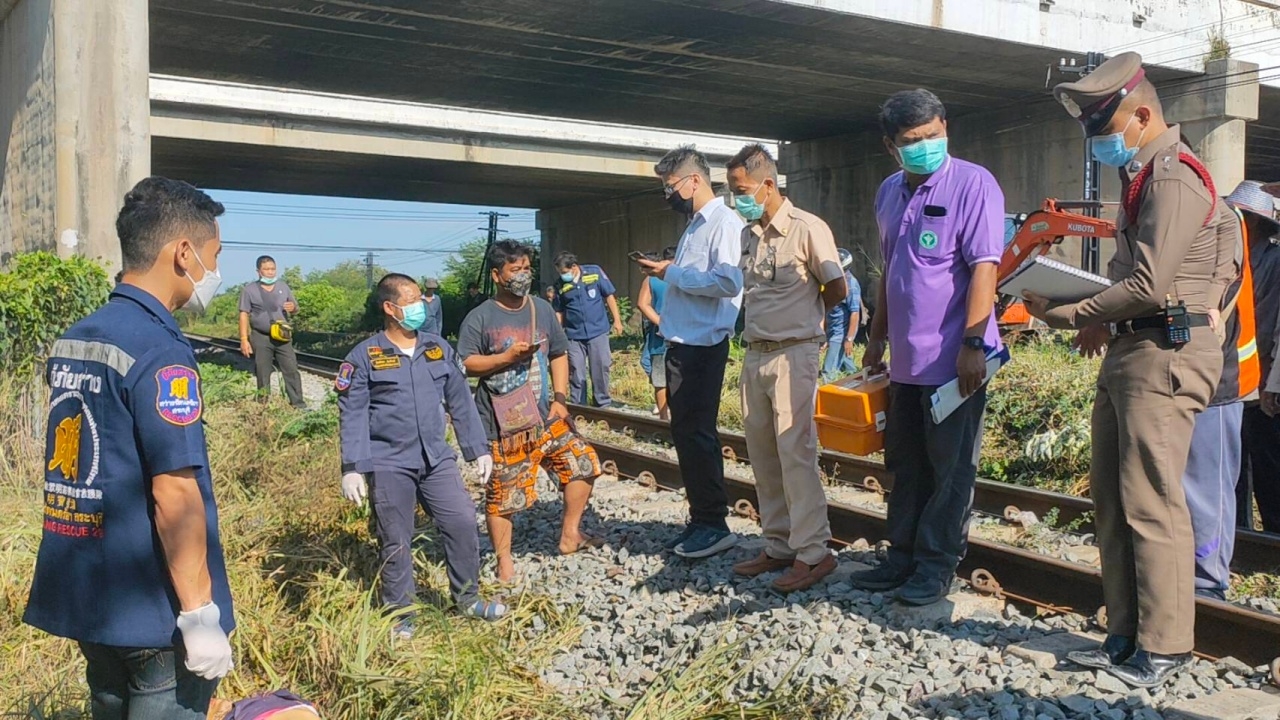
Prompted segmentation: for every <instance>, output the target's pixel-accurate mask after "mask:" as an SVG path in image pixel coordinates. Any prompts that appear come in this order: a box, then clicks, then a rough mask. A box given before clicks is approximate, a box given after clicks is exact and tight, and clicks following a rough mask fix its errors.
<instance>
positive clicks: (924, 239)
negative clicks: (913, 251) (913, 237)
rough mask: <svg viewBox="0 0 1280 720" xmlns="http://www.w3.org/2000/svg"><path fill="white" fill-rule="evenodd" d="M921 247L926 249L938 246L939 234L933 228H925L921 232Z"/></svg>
mask: <svg viewBox="0 0 1280 720" xmlns="http://www.w3.org/2000/svg"><path fill="white" fill-rule="evenodd" d="M920 247H922V248H924V249H925V250H932V249H934V248H936V247H938V234H937V233H935V232H934V231H932V230H925V231H924V232H922V233H920Z"/></svg>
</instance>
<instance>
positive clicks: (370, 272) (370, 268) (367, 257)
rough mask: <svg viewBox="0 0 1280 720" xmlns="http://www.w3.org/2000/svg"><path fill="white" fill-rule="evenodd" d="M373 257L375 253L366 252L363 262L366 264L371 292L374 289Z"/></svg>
mask: <svg viewBox="0 0 1280 720" xmlns="http://www.w3.org/2000/svg"><path fill="white" fill-rule="evenodd" d="M373 257H374V256H373V253H371V252H367V253H365V254H364V262H363V263H362V264H363V265H364V276H365V282H366V283H367V284H368V285H369V290H370V292H372V291H373Z"/></svg>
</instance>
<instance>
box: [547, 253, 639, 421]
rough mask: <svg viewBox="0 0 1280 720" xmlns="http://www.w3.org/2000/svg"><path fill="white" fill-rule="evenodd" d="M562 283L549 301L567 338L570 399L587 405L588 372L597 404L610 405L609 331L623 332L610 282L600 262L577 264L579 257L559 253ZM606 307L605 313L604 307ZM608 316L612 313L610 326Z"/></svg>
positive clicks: (611, 358)
mask: <svg viewBox="0 0 1280 720" xmlns="http://www.w3.org/2000/svg"><path fill="white" fill-rule="evenodd" d="M553 264H554V265H555V268H556V272H558V273H560V282H561V285H560V286H559V288H558V289H557V290H556V299H555V301H554V302H553V303H552V304H553V305H554V306H555V309H556V317H558V318H559V319H560V325H561V327H563V328H564V334H565V335H566V336H567V337H568V338H569V399H570V400H571V401H572V402H575V403H577V404H579V405H586V404H587V374H588V372H589V373H590V375H591V396H592V397H593V398H595V404H596V405H597V406H598V407H609V406H610V405H612V404H613V399H612V398H610V397H609V370H610V368H612V367H613V353H612V351H610V349H609V331H610V329H612V330H613V334H614V335H621V334H622V313H621V312H620V311H619V310H618V299H617V298H616V297H614V294H615V293H616V292H617V291H616V290H615V289H614V287H613V282H611V281H610V280H609V276H608V275H606V274H605V272H604V269H603V268H601V267H600V266H599V265H579V264H578V257H577V256H576V255H574V254H573V253H571V252H562V253H560V254H559V255H557V256H556V259H555V261H554V263H553ZM606 308H607V309H608V313H606V312H605V309H606ZM609 315H613V326H612V328H610V325H609Z"/></svg>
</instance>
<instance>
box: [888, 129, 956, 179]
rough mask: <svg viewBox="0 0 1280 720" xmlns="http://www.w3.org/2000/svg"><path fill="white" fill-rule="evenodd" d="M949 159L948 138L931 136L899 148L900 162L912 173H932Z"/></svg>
mask: <svg viewBox="0 0 1280 720" xmlns="http://www.w3.org/2000/svg"><path fill="white" fill-rule="evenodd" d="M946 159H947V139H946V138H944V137H940V138H929V139H928V140H921V141H919V142H914V143H911V144H910V145H907V146H906V147H900V148H898V164H900V165H902V169H903V170H906V171H907V172H909V173H911V174H912V175H932V174H933V173H935V172H937V171H938V168H940V167H942V163H943V162H944V161H946Z"/></svg>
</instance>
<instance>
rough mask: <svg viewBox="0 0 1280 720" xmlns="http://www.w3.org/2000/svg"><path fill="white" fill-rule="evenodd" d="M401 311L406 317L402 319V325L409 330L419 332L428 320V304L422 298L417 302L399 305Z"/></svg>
mask: <svg viewBox="0 0 1280 720" xmlns="http://www.w3.org/2000/svg"><path fill="white" fill-rule="evenodd" d="M396 307H399V308H400V310H401V312H403V313H404V319H403V320H401V321H400V327H402V328H404V329H405V330H408V331H409V332H417V330H418V328H420V327H422V325H423V323H425V322H426V321H427V306H426V305H424V304H423V302H422V301H421V300H419V301H418V302H415V303H409V304H408V305H405V306H403V307H401V306H399V305H397V306H396Z"/></svg>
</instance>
